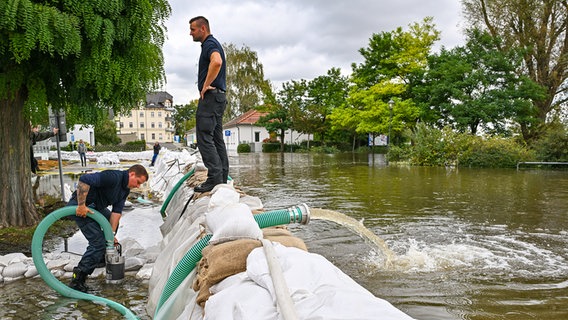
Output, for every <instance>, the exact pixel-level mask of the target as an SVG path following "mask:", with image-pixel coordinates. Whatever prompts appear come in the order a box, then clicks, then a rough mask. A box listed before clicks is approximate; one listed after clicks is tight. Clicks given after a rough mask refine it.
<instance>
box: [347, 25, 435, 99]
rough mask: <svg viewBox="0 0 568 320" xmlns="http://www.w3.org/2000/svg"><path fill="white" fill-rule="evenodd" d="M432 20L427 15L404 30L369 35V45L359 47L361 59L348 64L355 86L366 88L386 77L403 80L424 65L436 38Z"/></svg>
mask: <svg viewBox="0 0 568 320" xmlns="http://www.w3.org/2000/svg"><path fill="white" fill-rule="evenodd" d="M432 21H433V19H432V18H431V17H428V18H425V19H424V20H423V21H422V23H421V24H419V23H414V24H411V25H409V28H408V30H407V31H404V30H403V29H402V28H401V27H399V28H397V29H396V30H394V31H392V32H382V33H379V34H373V36H372V37H371V39H370V40H369V46H368V47H367V48H361V49H359V52H360V53H361V55H362V56H363V58H364V59H365V61H364V62H363V63H360V64H359V65H356V64H353V65H352V67H353V81H354V82H355V84H356V85H357V87H359V88H362V89H367V88H370V87H372V86H374V85H376V84H377V83H384V82H386V81H390V80H396V81H398V82H405V80H407V78H408V76H409V75H411V74H413V73H414V72H415V71H416V70H420V69H423V68H425V67H426V61H427V57H428V54H429V53H430V50H431V48H432V46H433V44H434V43H435V42H436V41H438V40H439V38H440V32H439V31H438V30H436V28H435V25H434V24H433V23H432Z"/></svg>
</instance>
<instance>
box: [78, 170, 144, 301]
mask: <svg viewBox="0 0 568 320" xmlns="http://www.w3.org/2000/svg"><path fill="white" fill-rule="evenodd" d="M146 181H148V172H147V171H146V168H144V167H143V166H142V165H139V164H135V165H133V166H132V167H130V168H129V169H128V170H124V171H122V170H105V171H101V172H96V173H91V174H85V175H82V176H81V178H79V183H78V184H77V190H76V191H75V192H73V195H72V196H71V199H70V200H69V203H68V204H67V205H68V206H77V210H76V215H75V216H74V219H75V222H76V223H77V226H78V227H79V229H81V232H82V233H83V235H84V236H85V238H87V240H88V241H89V245H88V246H87V250H86V251H85V253H84V254H83V257H82V258H81V261H79V264H78V265H77V266H76V267H75V268H73V279H72V280H71V283H70V284H69V287H71V288H73V289H75V290H79V291H82V292H87V291H88V290H89V288H88V287H87V286H86V284H85V280H86V279H87V276H89V275H90V274H92V273H93V271H94V270H95V268H97V267H100V266H101V263H102V265H103V266H104V259H105V252H106V239H105V236H104V233H103V230H102V228H101V226H100V225H99V224H98V222H96V221H95V220H93V219H91V218H88V216H87V215H88V214H92V213H93V211H92V210H91V209H95V210H97V211H98V212H100V213H101V214H103V215H104V216H105V217H106V218H107V219H108V221H109V222H110V225H111V227H112V231H113V232H114V233H115V234H116V230H117V229H118V223H119V221H120V217H121V215H122V209H123V208H124V203H125V201H126V198H127V197H128V195H129V194H130V189H132V188H137V187H139V186H140V185H141V184H143V183H144V182H146ZM111 205H112V212H111V211H110V210H109V209H108V208H107V207H108V206H111ZM114 242H115V244H116V243H117V240H116V238H115V239H114Z"/></svg>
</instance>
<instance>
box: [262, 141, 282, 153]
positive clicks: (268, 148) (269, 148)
mask: <svg viewBox="0 0 568 320" xmlns="http://www.w3.org/2000/svg"><path fill="white" fill-rule="evenodd" d="M262 152H266V153H274V152H280V143H274V142H267V143H263V144H262Z"/></svg>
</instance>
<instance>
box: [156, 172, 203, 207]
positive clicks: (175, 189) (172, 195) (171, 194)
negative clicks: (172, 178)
mask: <svg viewBox="0 0 568 320" xmlns="http://www.w3.org/2000/svg"><path fill="white" fill-rule="evenodd" d="M194 173H195V168H193V169H191V170H189V172H188V173H186V174H185V175H184V176H183V177H182V178H181V179H179V181H178V182H177V183H176V185H175V186H174V187H173V189H172V191H170V194H168V197H167V198H166V200H165V201H164V203H163V204H162V208H161V209H160V213H161V214H162V218H165V217H166V208H167V207H168V205H169V204H170V201H172V198H173V197H174V194H175V193H176V192H177V191H178V189H179V188H180V187H181V185H182V184H183V183H184V182H185V180H187V179H189V177H191V176H192V175H193V174H194Z"/></svg>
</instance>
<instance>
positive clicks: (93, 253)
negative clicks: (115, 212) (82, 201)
mask: <svg viewBox="0 0 568 320" xmlns="http://www.w3.org/2000/svg"><path fill="white" fill-rule="evenodd" d="M67 205H68V206H76V205H77V200H76V199H71V200H69V203H68V204H67ZM97 211H99V212H100V213H101V214H103V215H104V216H105V217H106V218H107V220H108V219H110V214H111V212H110V210H109V209H107V208H104V209H103V210H97ZM73 218H74V219H75V223H77V226H78V227H79V229H81V232H82V233H83V235H84V236H85V238H87V241H89V245H88V246H87V250H86V251H85V253H84V254H83V257H82V258H81V261H79V264H78V265H77V267H79V270H81V271H82V272H84V273H86V274H91V273H93V271H94V270H95V266H96V265H97V264H98V263H100V262H101V261H103V259H104V256H105V253H106V239H105V235H104V233H103V229H102V228H101V226H100V225H99V223H98V222H96V221H95V220H94V219H91V218H89V217H87V218H81V217H77V216H73Z"/></svg>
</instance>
